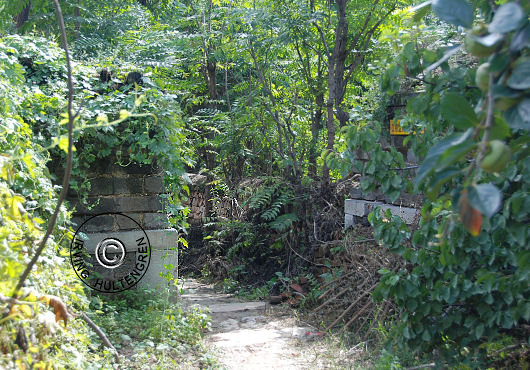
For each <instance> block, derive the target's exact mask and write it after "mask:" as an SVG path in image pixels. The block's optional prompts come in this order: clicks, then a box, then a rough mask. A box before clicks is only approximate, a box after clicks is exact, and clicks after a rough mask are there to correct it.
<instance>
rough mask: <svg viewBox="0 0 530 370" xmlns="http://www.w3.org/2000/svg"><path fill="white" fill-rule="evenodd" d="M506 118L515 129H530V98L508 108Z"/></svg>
mask: <svg viewBox="0 0 530 370" xmlns="http://www.w3.org/2000/svg"><path fill="white" fill-rule="evenodd" d="M504 119H506V122H508V124H509V125H510V127H511V128H513V129H520V130H527V131H528V130H530V98H526V99H523V100H522V101H521V102H520V103H519V104H517V105H516V106H515V107H512V108H510V109H509V110H507V111H506V112H505V113H504Z"/></svg>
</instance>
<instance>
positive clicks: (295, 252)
mask: <svg viewBox="0 0 530 370" xmlns="http://www.w3.org/2000/svg"><path fill="white" fill-rule="evenodd" d="M287 244H288V245H289V248H290V249H291V251H293V253H294V254H296V255H297V256H298V257H300V258H301V259H303V260H304V261H306V262H307V263H310V264H312V265H314V266H317V267H325V268H328V269H331V267H330V266H326V265H323V264H321V263H315V262H312V261H310V260H308V259H307V258H305V257H304V256H302V255H301V254H300V253H298V252H297V251H295V250H294V249H293V247H291V244H290V243H287Z"/></svg>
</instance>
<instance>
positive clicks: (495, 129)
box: [490, 114, 510, 140]
mask: <svg viewBox="0 0 530 370" xmlns="http://www.w3.org/2000/svg"><path fill="white" fill-rule="evenodd" d="M509 136H510V126H508V123H507V122H506V120H505V119H504V118H503V117H502V116H501V115H500V114H495V118H494V121H493V126H491V129H490V140H502V139H505V138H507V137H509Z"/></svg>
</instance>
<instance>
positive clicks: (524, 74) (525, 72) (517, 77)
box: [506, 60, 530, 90]
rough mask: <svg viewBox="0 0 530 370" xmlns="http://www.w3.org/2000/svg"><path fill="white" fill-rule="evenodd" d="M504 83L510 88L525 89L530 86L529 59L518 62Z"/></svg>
mask: <svg viewBox="0 0 530 370" xmlns="http://www.w3.org/2000/svg"><path fill="white" fill-rule="evenodd" d="M506 84H507V85H508V86H510V87H511V88H512V89H517V90H526V89H528V88H530V60H526V61H524V62H522V63H520V64H518V65H517V66H516V67H515V68H514V70H513V71H512V74H511V76H510V78H508V81H506Z"/></svg>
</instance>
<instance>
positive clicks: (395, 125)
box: [390, 119, 425, 135]
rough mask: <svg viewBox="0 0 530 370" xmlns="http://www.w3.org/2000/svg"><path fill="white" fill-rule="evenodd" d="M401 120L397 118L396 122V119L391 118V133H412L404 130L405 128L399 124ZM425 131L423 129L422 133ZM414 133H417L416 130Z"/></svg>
mask: <svg viewBox="0 0 530 370" xmlns="http://www.w3.org/2000/svg"><path fill="white" fill-rule="evenodd" d="M400 121H401V120H399V119H398V120H397V122H396V123H394V120H393V119H391V120H390V135H410V132H406V131H403V128H402V127H401V126H400V125H399V122H400ZM424 132H425V131H424V130H421V133H422V134H423V133H424ZM412 133H413V134H415V133H416V131H413V132H412Z"/></svg>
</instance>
